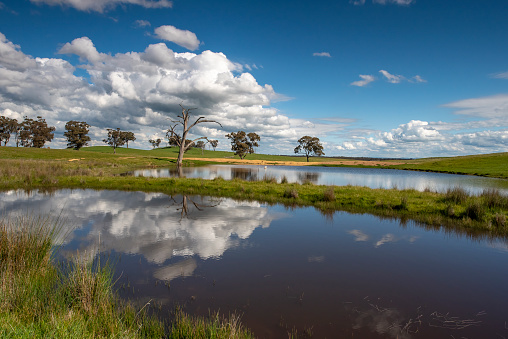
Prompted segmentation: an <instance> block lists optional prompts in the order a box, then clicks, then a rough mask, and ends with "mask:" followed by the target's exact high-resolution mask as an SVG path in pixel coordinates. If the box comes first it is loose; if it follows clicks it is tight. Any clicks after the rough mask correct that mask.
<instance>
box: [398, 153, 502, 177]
mask: <svg viewBox="0 0 508 339" xmlns="http://www.w3.org/2000/svg"><path fill="white" fill-rule="evenodd" d="M390 168H396V169H406V170H417V171H428V172H442V173H454V174H469V175H479V176H484V177H493V178H504V179H508V152H505V153H492V154H480V155H467V156H460V157H452V158H426V159H419V160H413V161H411V162H410V163H407V164H404V165H395V166H390Z"/></svg>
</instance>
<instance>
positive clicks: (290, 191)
mask: <svg viewBox="0 0 508 339" xmlns="http://www.w3.org/2000/svg"><path fill="white" fill-rule="evenodd" d="M282 196H283V197H284V198H290V199H298V191H297V190H296V189H294V188H289V187H288V188H286V190H285V191H284V193H283V195H282Z"/></svg>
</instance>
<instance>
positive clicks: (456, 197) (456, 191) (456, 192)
mask: <svg viewBox="0 0 508 339" xmlns="http://www.w3.org/2000/svg"><path fill="white" fill-rule="evenodd" d="M467 198H469V194H468V193H467V192H466V190H465V189H463V188H461V187H453V188H448V189H447V190H446V194H445V200H446V201H449V202H453V203H455V204H462V203H464V202H465V201H466V200H467Z"/></svg>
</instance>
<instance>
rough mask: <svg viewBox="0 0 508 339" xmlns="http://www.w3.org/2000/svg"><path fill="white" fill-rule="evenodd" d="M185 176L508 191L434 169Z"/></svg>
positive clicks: (209, 170)
mask: <svg viewBox="0 0 508 339" xmlns="http://www.w3.org/2000/svg"><path fill="white" fill-rule="evenodd" d="M182 170H183V176H185V177H189V178H203V179H215V178H217V177H222V178H224V179H226V180H231V179H235V178H239V179H243V180H249V181H254V180H263V178H265V177H268V178H275V179H276V180H277V181H278V182H281V181H282V180H283V178H285V180H287V181H288V182H297V183H300V184H303V183H307V182H311V183H313V184H316V185H337V186H345V185H353V186H366V187H370V188H387V189H392V188H397V189H411V188H412V189H416V190H419V191H424V190H431V191H438V192H445V191H446V190H447V189H448V188H453V187H462V188H463V189H465V190H467V191H469V192H471V193H473V194H479V193H481V192H482V191H483V190H484V189H492V188H495V189H498V190H500V191H501V192H502V193H504V194H508V180H503V179H495V178H483V177H475V176H468V175H454V174H443V173H431V172H414V171H401V170H392V169H380V168H347V167H310V166H254V165H252V166H247V165H209V166H204V167H184V168H183V169H182ZM133 174H134V175H137V176H147V177H148V176H149V177H171V176H176V175H177V173H176V170H175V169H147V170H138V171H135V172H134V173H133Z"/></svg>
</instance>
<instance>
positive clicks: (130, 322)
mask: <svg viewBox="0 0 508 339" xmlns="http://www.w3.org/2000/svg"><path fill="white" fill-rule="evenodd" d="M60 225H61V223H60V222H59V221H58V220H56V221H55V220H53V219H52V218H50V217H36V216H23V217H19V218H16V219H10V220H5V219H4V220H0V337H1V338H251V337H252V335H251V333H250V332H249V331H248V330H246V329H244V328H243V326H242V325H241V323H240V319H239V317H238V316H235V315H231V316H229V318H221V317H220V316H219V314H218V313H216V314H214V315H213V317H211V318H210V319H203V318H194V317H190V316H188V315H186V314H185V313H183V312H181V311H178V312H177V313H176V316H175V317H174V318H173V319H172V320H171V319H166V320H167V321H168V325H169V326H167V325H165V321H164V319H162V320H161V319H160V318H156V317H155V316H153V315H148V313H147V310H148V307H147V306H148V304H147V305H145V306H144V307H142V308H141V309H140V310H137V309H135V308H134V307H133V306H132V305H131V304H129V303H127V302H125V301H121V300H120V299H119V298H118V296H117V294H116V293H115V291H114V288H113V285H114V282H113V280H112V277H113V267H112V266H111V265H110V262H106V263H104V262H101V261H100V259H96V260H94V261H92V262H89V261H88V260H86V259H83V258H86V256H82V257H81V256H79V253H78V254H77V255H76V257H75V258H74V259H73V260H72V261H71V262H69V263H67V264H59V263H56V262H55V259H54V250H55V246H54V241H55V238H56V237H57V236H59V232H60V230H61V229H62V228H61V227H60ZM165 328H167V329H168V330H165Z"/></svg>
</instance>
